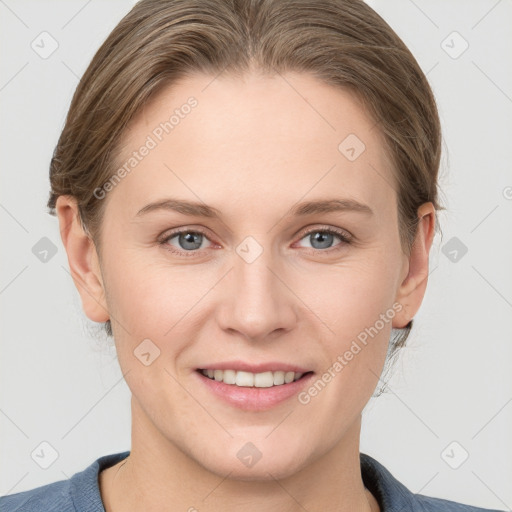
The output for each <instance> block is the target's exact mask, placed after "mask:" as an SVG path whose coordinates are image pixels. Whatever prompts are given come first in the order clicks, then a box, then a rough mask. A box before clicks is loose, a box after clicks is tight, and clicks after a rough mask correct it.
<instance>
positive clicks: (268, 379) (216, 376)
mask: <svg viewBox="0 0 512 512" xmlns="http://www.w3.org/2000/svg"><path fill="white" fill-rule="evenodd" d="M201 373H202V374H203V375H205V376H206V377H209V378H210V379H212V380H216V381H218V382H224V384H234V385H236V386H242V387H249V388H270V387H272V386H281V385H282V384H289V383H290V382H293V381H295V380H299V379H300V378H301V377H302V375H304V374H303V373H295V372H281V371H277V372H263V373H251V372H243V371H236V370H201Z"/></svg>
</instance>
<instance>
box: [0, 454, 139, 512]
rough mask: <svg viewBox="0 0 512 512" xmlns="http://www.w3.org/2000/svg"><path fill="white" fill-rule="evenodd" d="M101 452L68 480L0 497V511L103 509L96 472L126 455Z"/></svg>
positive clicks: (89, 511)
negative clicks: (98, 456)
mask: <svg viewBox="0 0 512 512" xmlns="http://www.w3.org/2000/svg"><path fill="white" fill-rule="evenodd" d="M129 453H130V452H129V451H127V452H121V453H114V454H110V455H104V456H103V457H100V458H99V459H96V460H95V461H94V462H93V463H92V464H91V465H90V466H88V467H87V468H85V469H84V470H83V471H80V472H79V473H75V474H74V475H73V476H72V477H71V478H69V479H68V480H59V481H58V482H53V483H50V484H46V485H42V486H40V487H36V488H34V489H30V490H28V491H22V492H18V493H14V494H9V495H7V496H1V497H0V510H1V511H2V512H18V511H19V512H43V511H44V512H76V511H85V510H87V512H104V508H103V503H102V501H101V495H100V490H99V486H98V475H99V472H100V471H101V470H103V469H105V468H107V467H109V466H112V465H114V464H116V463H117V462H119V461H120V460H122V459H124V458H126V457H127V456H128V455H129Z"/></svg>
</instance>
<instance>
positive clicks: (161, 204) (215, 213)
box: [136, 198, 374, 219]
mask: <svg viewBox="0 0 512 512" xmlns="http://www.w3.org/2000/svg"><path fill="white" fill-rule="evenodd" d="M159 210H164V211H165V210H169V211H175V212H178V213H182V214H183V215H191V216H195V217H208V218H217V219H218V218H220V217H221V212H220V211H219V210H218V209H217V208H214V207H212V206H208V205H206V204H204V203H198V202H194V201H184V200H182V199H174V198H166V199H162V200H160V201H156V202H154V203H150V204H147V205H146V206H144V207H143V208H141V209H140V210H139V211H138V212H137V214H136V217H140V216H142V215H145V214H147V213H150V212H154V211H159ZM344 211H349V212H355V213H363V214H366V215H370V216H371V215H373V214H374V212H373V210H372V209H371V208H370V207H369V206H368V205H366V204H363V203H360V202H358V201H356V200H354V199H322V200H317V201H307V202H303V203H300V204H298V205H295V206H293V207H292V208H291V209H290V210H289V211H288V212H287V214H288V215H292V216H298V217H300V216H305V215H313V214H316V213H330V212H344Z"/></svg>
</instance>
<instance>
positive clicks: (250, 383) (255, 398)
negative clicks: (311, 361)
mask: <svg viewBox="0 0 512 512" xmlns="http://www.w3.org/2000/svg"><path fill="white" fill-rule="evenodd" d="M223 366H225V367H224V368H222V369H221V368H197V369H196V371H195V372H193V373H194V374H195V375H197V376H198V379H199V380H200V382H201V384H202V385H203V386H205V388H206V389H207V390H208V391H209V392H210V393H212V396H213V397H215V398H216V399H220V400H221V401H222V402H223V403H224V404H228V405H230V406H232V407H235V408H237V409H242V410H244V411H267V410H269V409H272V408H273V407H276V406H277V405H279V404H281V403H285V402H286V401H287V400H290V399H291V398H292V397H296V396H297V395H298V394H299V393H300V392H301V391H302V390H303V389H304V388H305V387H306V386H308V385H309V384H310V382H311V380H312V378H313V376H314V375H315V373H314V372H313V371H307V370H304V371H293V370H302V368H297V367H290V366H288V367H287V368H283V369H281V370H279V369H276V368H279V366H276V365H272V366H273V368H272V370H270V369H268V367H267V368H266V369H265V368H258V369H259V370H265V371H259V372H250V371H247V369H248V368H247V365H245V366H246V368H245V369H244V370H239V369H234V368H229V366H228V365H223ZM238 366H242V365H238ZM283 366H287V365H283ZM292 369H293V370H292Z"/></svg>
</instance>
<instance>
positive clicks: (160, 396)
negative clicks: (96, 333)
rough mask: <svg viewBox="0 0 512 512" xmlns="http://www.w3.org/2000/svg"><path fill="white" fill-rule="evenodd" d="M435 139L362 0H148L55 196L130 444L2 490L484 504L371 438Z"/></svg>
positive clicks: (184, 504)
mask: <svg viewBox="0 0 512 512" xmlns="http://www.w3.org/2000/svg"><path fill="white" fill-rule="evenodd" d="M440 141H441V134H440V126H439V118H438V114H437V110H436V105H435V100H434V98H433V95H432V92H431V89H430V87H429V85H428V83H427V81H426V78H425V76H424V74H423V73H422V71H421V69H420V68H419V66H418V64H417V63H416V61H415V59H414V57H413V56H412V55H411V53H410V52H409V51H408V49H407V48H406V47H405V45H404V44H403V42H402V41H401V40H400V39H399V38H398V37H397V35H396V34H395V33H394V32H393V30H392V29H391V28H390V27H389V26H388V25H387V24H386V23H385V22H384V21H383V20H382V19H381V18H380V17H379V16H378V15H377V14H376V13H375V12H374V11H373V10H372V9H370V8H369V7H368V6H367V5H366V4H364V3H363V2H362V1H353V0H352V1H344V0H336V1H334V0H331V1H330V0H321V1H315V2H311V1H308V2H306V1H303V0H301V1H299V0H279V1H277V0H262V1H256V0H253V1H251V0H236V1H227V0H201V1H200V0H172V1H164V0H143V1H141V2H139V3H138V4H137V5H136V6H135V7H134V8H133V9H132V11H131V12H130V13H129V14H128V15H127V16H126V17H125V18H124V19H123V20H122V21H121V22H120V23H119V24H118V26H117V27H116V28H115V29H114V30H113V32H112V33H111V35H110V36H109V38H108V39H107V40H106V41H105V43H104V44H103V45H102V47H101V48H100V49H99V50H98V52H97V54H96V55H95V57H94V58H93V60H92V62H91V64H90V66H89V68H88V69H87V71H86V72H85V74H84V76H83V78H82V80H81V81H80V84H79V86H78V88H77V90H76V93H75V95H74V98H73V101H72V104H71V106H70V110H69V114H68V117H67V121H66V125H65V127H64V129H63V132H62V134H61V137H60V139H59V142H58V145H57V148H56V150H55V153H54V157H53V159H52V163H51V169H50V179H51V188H52V189H51V194H50V199H49V201H48V206H49V208H50V211H51V212H52V213H54V214H56V215H57V216H58V220H59V226H60V230H61V236H62V241H63V244H64V246H65V248H66V252H67V255H68V261H69V265H70V269H71V274H72V277H73V280H74V282H75V284H76V286H77V289H78V291H79V293H80V296H81V299H82V305H83V309H84V311H85V313H86V314H87V316H88V317H89V318H90V319H91V320H93V321H95V322H104V323H105V328H106V330H107V332H108V333H109V334H110V335H112V336H113V337H114V339H115V343H116V349H117V354H118V358H119V363H120V366H121V369H122V371H123V374H124V376H125V379H126V382H127V384H128V386H129V388H130V390H131V392H132V402H131V406H132V446H131V450H130V451H129V452H128V451H127V452H122V453H117V454H111V455H106V456H104V457H101V458H99V459H98V460H97V461H95V462H94V464H92V465H91V466H89V467H88V468H86V469H85V470H84V471H83V472H81V473H77V474H75V475H74V476H73V477H72V478H71V479H70V480H68V481H62V482H55V483H53V484H49V485H47V486H42V487H39V488H36V489H33V490H30V491H25V492H22V493H17V494H14V495H10V496H7V497H4V498H2V499H1V501H0V504H2V510H88V511H100V510H106V511H107V512H112V511H113V512H117V511H130V510H173V511H174V510H188V511H193V510H211V511H216V510H232V509H239V508H242V507H243V510H247V511H251V510H261V509H262V508H264V509H266V510H269V511H278V510H279V511H281V510H290V511H292V510H308V511H313V510H336V511H355V510H360V511H382V512H384V511H399V510H432V511H434V510H439V511H441V510H442V511H452V510H453V511H456V510H457V511H459V510H460V511H463V510H464V511H477V510H483V509H481V508H476V507H471V506H469V505H462V504H457V503H455V502H451V501H447V500H442V499H438V498H433V497H427V496H422V495H416V494H413V493H412V492H410V491H409V490H408V489H407V488H406V487H405V486H404V485H402V484H401V483H400V482H399V481H398V480H396V479H395V478H394V477H393V476H392V474H391V473H390V472H389V471H388V470H387V469H386V468H385V467H384V466H383V465H381V464H380V463H379V462H378V461H376V460H375V459H373V458H372V457H370V456H368V455H366V454H364V453H360V451H359V437H360V430H361V412H362V410H363V408H364V406H365V405H366V403H367V402H368V400H369V398H370V397H371V395H372V393H373V391H374V390H375V387H376V386H377V384H378V381H379V375H380V374H381V372H382V369H383V367H384V365H385V363H386V360H387V359H388V358H389V357H390V355H392V354H391V353H392V352H393V350H394V349H397V348H399V347H400V346H401V345H402V344H403V343H404V342H405V339H406V337H407V334H408V332H409V330H410V328H411V326H412V319H413V317H414V315H415V314H416V312H417V311H418V309H419V307H420V305H421V302H422V300H423V297H424V294H425V290H426V285H427V278H428V258H429V250H430V247H431V245H432V241H433V237H434V233H435V229H436V211H437V210H439V209H440V208H441V207H440V205H439V204H438V199H437V197H438V191H437V172H438V167H439V159H440ZM392 328H395V329H403V336H402V339H401V340H399V341H398V342H397V343H395V344H393V345H390V344H389V338H390V334H391V329H392ZM389 349H390V350H389Z"/></svg>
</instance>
